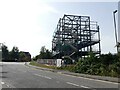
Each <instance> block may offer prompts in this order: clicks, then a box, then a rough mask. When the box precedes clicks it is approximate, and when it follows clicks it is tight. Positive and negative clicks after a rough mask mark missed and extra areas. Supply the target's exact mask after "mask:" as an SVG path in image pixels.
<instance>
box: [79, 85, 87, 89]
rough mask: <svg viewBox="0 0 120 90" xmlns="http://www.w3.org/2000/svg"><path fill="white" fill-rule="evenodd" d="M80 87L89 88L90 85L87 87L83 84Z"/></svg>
mask: <svg viewBox="0 0 120 90" xmlns="http://www.w3.org/2000/svg"><path fill="white" fill-rule="evenodd" d="M80 87H82V88H89V87H87V86H83V85H81V86H80Z"/></svg>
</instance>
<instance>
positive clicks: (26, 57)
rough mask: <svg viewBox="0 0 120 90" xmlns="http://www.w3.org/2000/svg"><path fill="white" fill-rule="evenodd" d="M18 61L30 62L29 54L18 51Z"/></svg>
mask: <svg viewBox="0 0 120 90" xmlns="http://www.w3.org/2000/svg"><path fill="white" fill-rule="evenodd" d="M19 61H23V62H28V61H31V54H30V53H29V52H24V51H20V54H19Z"/></svg>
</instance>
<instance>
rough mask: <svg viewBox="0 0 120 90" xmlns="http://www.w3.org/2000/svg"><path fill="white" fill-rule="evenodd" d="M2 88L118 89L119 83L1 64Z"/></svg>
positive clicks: (5, 63) (20, 65)
mask: <svg viewBox="0 0 120 90" xmlns="http://www.w3.org/2000/svg"><path fill="white" fill-rule="evenodd" d="M1 68H2V69H1ZM0 70H1V71H0V75H1V78H2V79H0V80H1V81H0V82H1V85H2V88H87V89H94V90H96V89H97V88H118V83H115V82H108V81H102V80H95V79H88V78H83V77H77V76H71V75H65V74H61V73H55V72H51V71H44V70H40V69H35V68H32V67H28V66H26V65H24V63H15V62H11V63H10V62H9V63H8V62H2V63H1V64H0Z"/></svg>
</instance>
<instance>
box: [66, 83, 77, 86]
mask: <svg viewBox="0 0 120 90" xmlns="http://www.w3.org/2000/svg"><path fill="white" fill-rule="evenodd" d="M66 83H67V84H70V85H74V86H77V87H79V85H77V84H75V83H71V82H66Z"/></svg>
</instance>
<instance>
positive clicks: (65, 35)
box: [52, 15, 101, 60]
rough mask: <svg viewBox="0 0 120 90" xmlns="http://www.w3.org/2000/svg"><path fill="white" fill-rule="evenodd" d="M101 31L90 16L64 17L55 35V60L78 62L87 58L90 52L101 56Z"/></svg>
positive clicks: (53, 43)
mask: <svg viewBox="0 0 120 90" xmlns="http://www.w3.org/2000/svg"><path fill="white" fill-rule="evenodd" d="M99 29H100V28H99V25H98V24H97V22H95V21H91V20H90V17H89V16H77V15H64V16H63V18H60V19H59V22H58V24H57V28H56V29H55V32H54V34H53V39H52V52H53V54H54V58H69V59H73V60H77V59H78V58H85V57H87V56H88V55H89V53H90V52H93V53H95V54H96V55H99V54H100V53H101V48H100V32H99Z"/></svg>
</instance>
